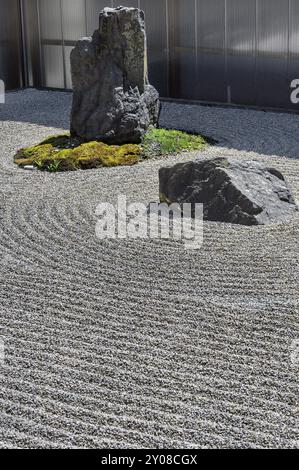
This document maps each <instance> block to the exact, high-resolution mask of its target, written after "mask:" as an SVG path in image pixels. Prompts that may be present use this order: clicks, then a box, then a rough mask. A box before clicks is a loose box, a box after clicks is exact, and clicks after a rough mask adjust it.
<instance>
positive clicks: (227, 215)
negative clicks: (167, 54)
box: [71, 7, 298, 225]
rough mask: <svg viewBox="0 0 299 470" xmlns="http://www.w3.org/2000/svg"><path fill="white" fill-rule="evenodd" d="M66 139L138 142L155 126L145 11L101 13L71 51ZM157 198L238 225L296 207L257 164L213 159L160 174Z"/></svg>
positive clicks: (275, 176) (273, 175)
mask: <svg viewBox="0 0 299 470" xmlns="http://www.w3.org/2000/svg"><path fill="white" fill-rule="evenodd" d="M71 69H72V81H73V90H74V93H73V107H72V115H71V134H72V135H73V136H77V137H80V138H81V139H83V140H86V141H92V140H99V141H102V142H106V143H112V144H123V143H138V142H140V140H141V138H142V136H143V135H144V134H145V133H146V131H147V130H148V128H149V127H150V126H151V125H153V126H155V125H157V123H158V118H159V110H160V104H159V95H158V92H157V91H156V90H155V88H154V87H152V86H151V85H150V84H149V81H148V70H147V48H146V34H145V24H144V14H143V12H141V11H140V10H139V9H136V8H124V7H119V8H115V9H112V8H105V9H104V10H103V11H102V12H101V13H100V18H99V28H98V29H97V30H96V31H95V32H94V34H93V36H92V38H83V39H81V40H80V41H79V42H78V43H77V45H76V47H75V48H74V50H73V51H72V53H71ZM160 198H161V201H163V202H164V201H166V202H167V203H172V202H173V203H180V204H183V203H191V204H193V205H194V204H196V203H202V204H203V208H204V209H203V211H204V218H205V219H206V220H211V221H221V222H230V223H236V224H243V225H258V224H268V223H271V222H274V221H276V222H277V221H283V220H285V219H286V218H288V217H290V216H292V215H294V213H295V212H296V211H297V210H298V208H297V206H296V203H295V201H294V198H293V197H292V194H291V191H290V188H289V187H288V185H287V183H286V181H285V179H284V177H283V176H282V174H281V173H280V172H279V171H277V170H275V169H272V168H267V167H265V166H264V165H263V164H262V163H260V162H256V161H233V160H231V159H229V158H216V159H212V160H206V161H195V162H188V163H182V164H178V165H175V166H173V167H171V168H162V169H161V170H160Z"/></svg>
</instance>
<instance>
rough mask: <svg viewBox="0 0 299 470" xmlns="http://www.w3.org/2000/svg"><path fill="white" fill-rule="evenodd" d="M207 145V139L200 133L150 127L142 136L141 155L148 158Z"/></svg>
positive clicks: (201, 147)
mask: <svg viewBox="0 0 299 470" xmlns="http://www.w3.org/2000/svg"><path fill="white" fill-rule="evenodd" d="M207 145H208V142H207V140H206V139H205V138H204V137H202V136H200V135H195V134H188V133H187V132H182V131H176V130H167V129H151V130H150V131H149V132H147V134H145V136H144V138H143V141H142V155H143V156H144V157H145V158H149V157H152V156H162V155H170V154H172V153H179V152H186V151H189V152H190V151H192V150H204V148H205V147H206V146H207Z"/></svg>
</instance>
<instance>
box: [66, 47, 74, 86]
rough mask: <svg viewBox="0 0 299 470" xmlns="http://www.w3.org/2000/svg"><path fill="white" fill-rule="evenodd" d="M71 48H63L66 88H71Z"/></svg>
mask: <svg viewBox="0 0 299 470" xmlns="http://www.w3.org/2000/svg"><path fill="white" fill-rule="evenodd" d="M72 49H73V46H65V47H64V58H65V74H66V88H68V89H71V88H72V76H71V61H70V55H71V51H72Z"/></svg>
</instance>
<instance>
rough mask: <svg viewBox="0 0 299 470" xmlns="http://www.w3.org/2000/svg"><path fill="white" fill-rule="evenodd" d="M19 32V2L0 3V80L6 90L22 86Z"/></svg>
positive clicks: (12, 0)
mask: <svg viewBox="0 0 299 470" xmlns="http://www.w3.org/2000/svg"><path fill="white" fill-rule="evenodd" d="M20 31H21V27H20V10H19V2H18V1H17V0H10V1H2V2H0V79H1V80H3V81H4V83H5V87H6V89H7V90H9V89H13V88H19V87H20V86H22V78H23V77H22V56H21V35H20Z"/></svg>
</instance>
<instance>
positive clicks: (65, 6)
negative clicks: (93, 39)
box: [62, 0, 87, 41]
mask: <svg viewBox="0 0 299 470" xmlns="http://www.w3.org/2000/svg"><path fill="white" fill-rule="evenodd" d="M86 29H87V27H86V9H85V0H62V30H63V39H64V41H77V40H78V39H80V38H81V37H83V36H86V34H87V31H86Z"/></svg>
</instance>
